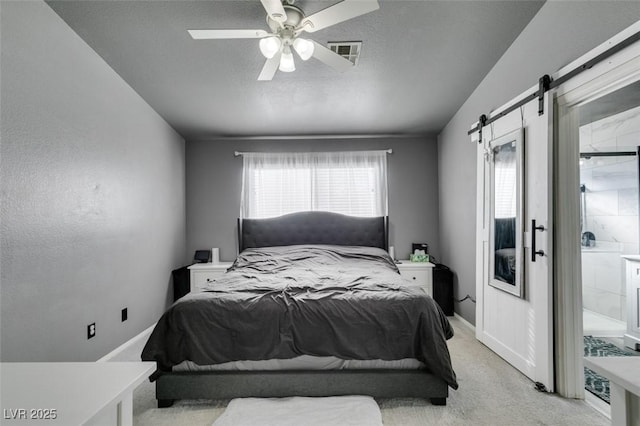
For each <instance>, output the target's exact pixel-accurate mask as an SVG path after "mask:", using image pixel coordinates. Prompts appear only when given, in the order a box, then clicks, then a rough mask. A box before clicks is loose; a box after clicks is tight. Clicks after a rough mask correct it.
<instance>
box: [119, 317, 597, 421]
mask: <svg viewBox="0 0 640 426" xmlns="http://www.w3.org/2000/svg"><path fill="white" fill-rule="evenodd" d="M450 320H451V323H452V324H453V327H454V328H455V331H456V335H455V336H454V337H453V338H452V339H451V340H449V350H450V352H451V357H452V361H453V368H454V369H455V371H456V373H457V375H458V383H459V385H460V387H459V389H458V390H457V391H453V390H450V391H449V398H448V400H447V405H446V406H444V407H442V406H433V405H431V404H430V403H429V402H428V401H425V400H421V399H411V398H407V399H403V398H391V399H378V400H377V402H378V405H379V406H380V409H381V412H382V420H383V422H384V424H385V426H412V425H416V426H417V425H421V426H422V425H438V426H440V425H505V426H512V425H554V426H556V425H562V426H564V425H567V426H571V425H575V426H588V425H609V424H610V421H609V420H608V419H607V418H606V417H604V416H602V415H601V414H600V413H598V412H597V411H595V410H594V409H592V408H591V407H590V406H589V405H587V404H586V403H585V402H584V401H578V400H570V399H564V398H561V397H559V396H556V395H554V394H545V393H540V392H538V391H536V390H535V389H534V386H533V383H532V382H531V381H530V380H529V379H527V378H526V377H525V376H523V375H522V374H521V373H519V372H518V371H517V370H515V369H514V368H513V367H511V366H510V365H509V364H507V363H506V362H504V361H503V360H502V359H501V358H500V357H498V356H497V355H495V354H494V353H493V352H491V351H490V350H489V349H487V348H486V347H485V346H484V345H482V344H481V343H479V342H478V341H477V340H476V339H475V337H474V333H473V331H472V330H471V329H469V328H468V327H467V326H465V325H464V324H463V323H462V322H461V321H459V320H458V319H456V318H453V317H450ZM141 349H142V348H141V347H137V348H133V347H132V348H130V350H127V351H125V352H123V353H121V354H119V355H118V356H117V357H116V358H114V359H112V361H125V360H128V361H138V360H139V359H140V355H139V354H140V351H141ZM227 403H228V401H178V402H176V403H175V404H174V406H172V407H169V408H162V409H159V408H156V401H155V398H154V387H153V384H151V383H149V382H145V383H144V384H142V385H141V386H140V387H139V388H138V389H137V390H136V391H135V393H134V401H133V404H134V407H133V409H134V425H140V426H163V425H167V426H169V425H171V426H180V425H185V426H187V425H189V426H191V425H211V424H212V423H213V422H214V421H215V420H216V419H217V418H218V417H219V416H220V415H221V414H222V413H223V411H224V409H225V407H226V404H227Z"/></svg>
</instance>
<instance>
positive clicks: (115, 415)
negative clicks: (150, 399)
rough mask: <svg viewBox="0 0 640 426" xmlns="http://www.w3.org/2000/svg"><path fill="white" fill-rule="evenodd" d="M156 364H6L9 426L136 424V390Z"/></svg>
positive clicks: (1, 379) (2, 367) (3, 401)
mask: <svg viewBox="0 0 640 426" xmlns="http://www.w3.org/2000/svg"><path fill="white" fill-rule="evenodd" d="M155 369H156V363H155V362H33V363H30V362H26V363H19V362H16V363H12V362H3V363H0V386H1V387H2V394H1V395H0V405H1V406H2V418H0V423H2V424H3V425H12V424H15V425H17V426H25V425H65V426H67V425H118V426H131V425H132V424H133V414H132V413H133V390H134V389H135V388H136V387H137V386H138V385H139V384H140V383H142V382H143V381H145V380H147V378H148V377H149V375H150V374H151V373H152V372H153V371H155Z"/></svg>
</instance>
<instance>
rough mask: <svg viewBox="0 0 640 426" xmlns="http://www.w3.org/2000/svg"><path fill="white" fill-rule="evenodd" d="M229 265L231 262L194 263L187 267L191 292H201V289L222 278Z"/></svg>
mask: <svg viewBox="0 0 640 426" xmlns="http://www.w3.org/2000/svg"><path fill="white" fill-rule="evenodd" d="M231 264H232V263H231V262H220V263H196V264H194V265H191V266H189V272H190V281H191V292H199V291H202V289H203V288H205V287H207V286H208V285H209V284H210V283H212V282H214V281H215V280H216V279H218V278H220V277H221V276H223V275H224V273H225V272H227V269H229V267H230V266H231Z"/></svg>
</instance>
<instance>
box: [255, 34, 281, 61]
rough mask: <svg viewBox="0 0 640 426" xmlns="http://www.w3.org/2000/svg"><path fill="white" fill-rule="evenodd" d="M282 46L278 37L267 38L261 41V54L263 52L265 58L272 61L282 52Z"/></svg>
mask: <svg viewBox="0 0 640 426" xmlns="http://www.w3.org/2000/svg"><path fill="white" fill-rule="evenodd" d="M281 45H282V42H281V41H280V39H279V38H278V37H275V36H271V37H265V38H263V39H261V40H260V52H262V55H264V57H265V58H267V59H271V58H273V57H274V56H275V54H276V53H278V52H279V51H280V46H281Z"/></svg>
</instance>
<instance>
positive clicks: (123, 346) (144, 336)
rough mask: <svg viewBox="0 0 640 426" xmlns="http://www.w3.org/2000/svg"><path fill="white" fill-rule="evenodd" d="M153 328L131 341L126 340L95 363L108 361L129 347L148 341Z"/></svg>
mask: <svg viewBox="0 0 640 426" xmlns="http://www.w3.org/2000/svg"><path fill="white" fill-rule="evenodd" d="M155 326H156V325H155V324H153V325H152V326H151V327H149V328H147V329H146V330H144V331H143V332H142V333H140V334H138V335H137V336H134V337H132V338H131V339H129V340H127V341H126V342H124V343H123V344H121V345H120V346H118V347H117V348H115V349H114V350H112V351H111V352H109V353H108V354H106V355H105V356H103V357H102V358H100V359H99V360H97V361H96V362H105V361H109V360H111V359H112V358H114V357H115V356H116V355H118V354H119V353H120V352H122V351H124V350H125V349H127V348H128V347H129V346H132V345H134V344H136V343H137V342H139V341H140V340H146V339H148V338H149V336H150V335H151V332H152V331H153V328H154V327H155Z"/></svg>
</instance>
